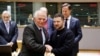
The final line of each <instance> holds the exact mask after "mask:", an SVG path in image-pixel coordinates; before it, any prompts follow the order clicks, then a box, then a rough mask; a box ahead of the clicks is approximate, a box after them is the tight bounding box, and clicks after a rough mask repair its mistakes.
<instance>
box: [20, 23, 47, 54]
mask: <svg viewBox="0 0 100 56" xmlns="http://www.w3.org/2000/svg"><path fill="white" fill-rule="evenodd" d="M43 30H44V33H45V37H47V35H46V30H45V29H43ZM40 34H41V33H40V31H39V29H38V28H37V26H36V25H35V24H34V23H33V24H30V25H28V26H26V27H25V29H24V33H23V42H22V49H21V52H20V54H19V56H44V52H45V50H46V47H45V46H44V45H43V41H42V37H41V35H40ZM47 38H48V37H47ZM47 38H46V40H47ZM46 42H47V41H46Z"/></svg>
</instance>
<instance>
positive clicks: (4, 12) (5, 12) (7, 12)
mask: <svg viewBox="0 0 100 56" xmlns="http://www.w3.org/2000/svg"><path fill="white" fill-rule="evenodd" d="M4 14H8V15H10V16H11V13H10V12H9V11H7V10H5V11H3V12H2V15H4Z"/></svg>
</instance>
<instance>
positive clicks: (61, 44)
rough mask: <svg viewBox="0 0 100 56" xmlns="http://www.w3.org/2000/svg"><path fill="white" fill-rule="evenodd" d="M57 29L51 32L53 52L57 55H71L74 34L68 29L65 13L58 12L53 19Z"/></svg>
mask: <svg viewBox="0 0 100 56" xmlns="http://www.w3.org/2000/svg"><path fill="white" fill-rule="evenodd" d="M53 23H54V27H55V31H54V32H53V33H52V34H51V37H50V41H49V44H50V45H51V46H52V48H53V49H52V50H51V53H54V54H55V56H71V54H72V53H71V50H72V45H73V43H74V34H73V32H72V31H70V30H69V29H66V27H65V23H64V18H63V15H61V14H56V15H55V16H54V19H53Z"/></svg>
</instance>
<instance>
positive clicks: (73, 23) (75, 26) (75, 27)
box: [69, 16, 82, 52]
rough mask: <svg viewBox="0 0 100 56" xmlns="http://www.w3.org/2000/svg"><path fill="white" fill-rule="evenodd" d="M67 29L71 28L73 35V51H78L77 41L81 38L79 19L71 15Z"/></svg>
mask: <svg viewBox="0 0 100 56" xmlns="http://www.w3.org/2000/svg"><path fill="white" fill-rule="evenodd" d="M69 29H70V30H72V32H73V33H74V35H75V38H74V48H73V49H74V51H75V52H78V51H79V41H80V40H81V38H82V30H81V26H80V21H79V19H77V18H75V17H72V16H71V19H70V27H69Z"/></svg>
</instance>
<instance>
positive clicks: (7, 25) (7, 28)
mask: <svg viewBox="0 0 100 56" xmlns="http://www.w3.org/2000/svg"><path fill="white" fill-rule="evenodd" d="M6 30H7V32H8V33H9V22H7V23H6Z"/></svg>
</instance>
